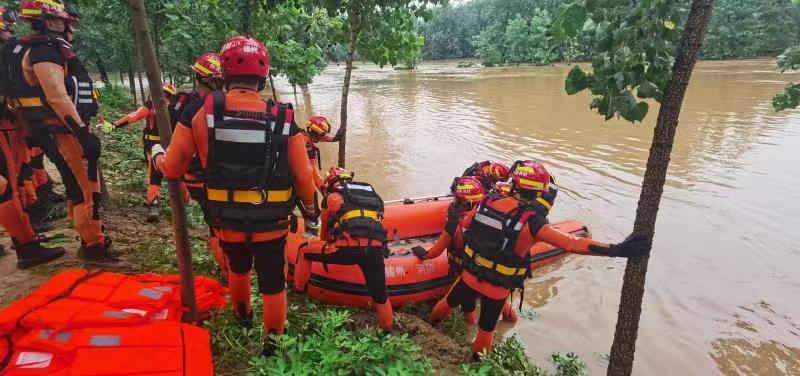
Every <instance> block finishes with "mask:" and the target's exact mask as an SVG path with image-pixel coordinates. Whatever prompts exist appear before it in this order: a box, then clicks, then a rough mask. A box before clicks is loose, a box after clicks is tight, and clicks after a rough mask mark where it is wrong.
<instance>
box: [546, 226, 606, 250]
mask: <svg viewBox="0 0 800 376" xmlns="http://www.w3.org/2000/svg"><path fill="white" fill-rule="evenodd" d="M535 240H538V241H543V242H545V243H548V244H550V245H553V246H555V247H557V248H561V249H563V250H565V251H567V252H569V253H577V254H581V255H597V256H602V255H600V254H598V253H594V252H592V251H591V250H590V249H589V246H592V245H594V246H599V247H605V248H608V244H606V243H601V242H599V241H597V240H592V239H589V238H578V237H575V236H572V235H569V234H565V233H563V232H561V231H558V230H556V229H555V228H554V227H553V226H551V225H545V226H544V227H542V228H541V229H540V230H539V232H538V233H537V234H536V237H535Z"/></svg>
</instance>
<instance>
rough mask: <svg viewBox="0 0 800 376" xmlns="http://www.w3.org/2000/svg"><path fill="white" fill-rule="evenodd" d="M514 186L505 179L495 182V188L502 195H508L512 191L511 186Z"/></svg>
mask: <svg viewBox="0 0 800 376" xmlns="http://www.w3.org/2000/svg"><path fill="white" fill-rule="evenodd" d="M512 187H513V186H512V185H511V183H508V182H504V181H498V182H497V183H494V187H493V189H494V191H495V192H496V193H497V194H499V195H500V196H503V197H505V196H508V194H509V193H511V188H512Z"/></svg>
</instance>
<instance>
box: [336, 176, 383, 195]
mask: <svg viewBox="0 0 800 376" xmlns="http://www.w3.org/2000/svg"><path fill="white" fill-rule="evenodd" d="M339 176H342V177H345V176H346V177H350V174H341V175H339ZM350 178H351V179H352V177H350ZM347 189H358V190H362V191H367V192H374V191H375V190H374V189H372V187H371V186H369V185H355V184H348V185H347Z"/></svg>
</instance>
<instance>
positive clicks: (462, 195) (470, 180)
mask: <svg viewBox="0 0 800 376" xmlns="http://www.w3.org/2000/svg"><path fill="white" fill-rule="evenodd" d="M450 190H451V191H452V192H453V195H454V196H455V197H456V200H458V201H462V202H468V203H470V204H474V203H476V202H479V201H480V200H483V196H484V194H485V191H484V189H483V184H481V181H480V180H478V179H477V178H475V177H472V176H462V177H459V178H455V180H453V185H452V186H451V187H450Z"/></svg>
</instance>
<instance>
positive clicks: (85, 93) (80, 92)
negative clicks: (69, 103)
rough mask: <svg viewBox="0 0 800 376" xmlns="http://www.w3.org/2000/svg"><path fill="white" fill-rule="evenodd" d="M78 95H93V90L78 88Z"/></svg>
mask: <svg viewBox="0 0 800 376" xmlns="http://www.w3.org/2000/svg"><path fill="white" fill-rule="evenodd" d="M78 85H80V84H78ZM78 95H92V91H91V90H78Z"/></svg>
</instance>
